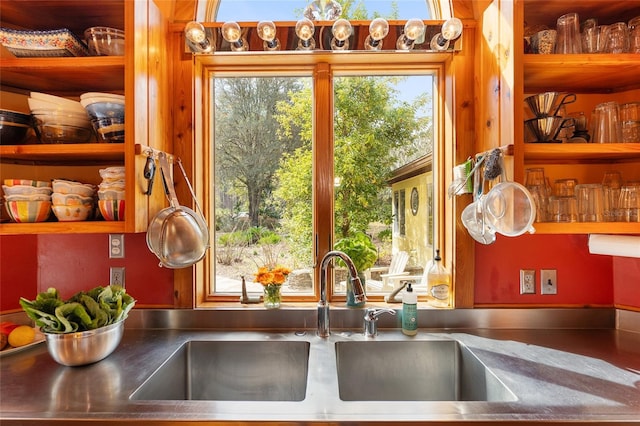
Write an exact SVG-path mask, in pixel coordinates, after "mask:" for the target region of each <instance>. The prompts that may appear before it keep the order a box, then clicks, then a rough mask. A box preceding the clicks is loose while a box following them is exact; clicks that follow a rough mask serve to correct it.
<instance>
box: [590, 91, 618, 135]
mask: <svg viewBox="0 0 640 426" xmlns="http://www.w3.org/2000/svg"><path fill="white" fill-rule="evenodd" d="M591 125H592V134H593V142H595V143H617V142H621V141H622V127H621V126H620V106H619V105H618V103H617V102H616V101H610V102H604V103H601V104H598V105H596V107H595V109H594V110H593V114H592V115H591Z"/></svg>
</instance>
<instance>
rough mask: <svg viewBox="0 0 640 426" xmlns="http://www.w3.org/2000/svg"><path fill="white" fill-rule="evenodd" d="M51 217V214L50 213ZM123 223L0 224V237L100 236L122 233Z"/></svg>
mask: <svg viewBox="0 0 640 426" xmlns="http://www.w3.org/2000/svg"><path fill="white" fill-rule="evenodd" d="M52 216H53V213H52ZM123 232H125V223H124V222H122V221H119V222H115V221H114V222H105V221H95V222H94V221H87V222H38V223H3V224H0V235H26V234H100V233H123Z"/></svg>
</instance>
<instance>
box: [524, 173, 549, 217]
mask: <svg viewBox="0 0 640 426" xmlns="http://www.w3.org/2000/svg"><path fill="white" fill-rule="evenodd" d="M524 186H525V187H526V188H527V190H528V191H529V192H530V193H531V196H532V197H533V200H534V201H535V203H536V218H535V221H536V222H546V221H547V220H548V211H549V206H548V205H549V191H548V189H547V179H546V178H545V176H544V169H543V168H541V167H540V168H531V169H526V170H525V180H524Z"/></svg>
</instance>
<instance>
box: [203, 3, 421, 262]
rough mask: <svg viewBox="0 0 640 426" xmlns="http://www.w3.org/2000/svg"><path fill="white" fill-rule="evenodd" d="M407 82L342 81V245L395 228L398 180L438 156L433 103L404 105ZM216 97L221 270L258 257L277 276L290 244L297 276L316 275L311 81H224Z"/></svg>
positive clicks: (338, 223) (337, 168) (218, 82)
mask: <svg viewBox="0 0 640 426" xmlns="http://www.w3.org/2000/svg"><path fill="white" fill-rule="evenodd" d="M342 5H343V9H344V15H345V16H346V17H348V18H350V19H372V18H374V17H377V16H378V15H377V14H376V13H373V14H372V16H368V15H369V14H368V13H367V11H366V10H364V9H363V7H362V4H361V3H359V2H357V1H355V0H347V1H343V2H342ZM394 10H396V9H394ZM388 18H393V16H391V17H388ZM404 79H406V77H402V76H355V77H339V78H335V80H334V108H335V110H334V123H333V124H334V158H335V162H334V175H335V177H336V179H337V184H336V186H335V199H334V210H335V220H334V223H335V229H334V235H335V238H336V239H345V238H350V237H354V238H359V236H360V235H364V233H365V232H367V231H368V230H369V226H370V224H372V223H377V224H386V225H388V224H390V223H391V221H392V212H391V193H390V192H391V191H390V188H389V186H388V184H387V181H388V178H389V177H390V174H391V172H392V171H393V170H394V169H395V168H397V167H399V166H401V165H403V164H406V163H407V162H409V161H411V160H413V159H415V158H417V157H418V156H420V155H424V154H426V153H427V152H429V151H430V149H431V146H430V144H431V142H430V141H431V119H430V117H423V116H421V115H422V114H420V111H421V110H422V109H423V108H425V106H426V105H427V104H428V102H429V101H430V100H429V97H428V96H423V97H419V98H417V99H416V100H414V101H412V102H407V101H401V100H400V96H399V92H398V90H397V89H396V87H397V84H398V83H400V82H402V81H403V80H404ZM425 90H426V88H420V89H419V91H425ZM215 91H216V92H215V168H216V169H215V176H216V181H215V188H216V231H217V232H216V234H217V236H218V238H217V249H216V254H217V260H218V263H220V264H224V265H230V264H233V263H234V262H236V261H239V259H242V258H243V257H245V256H246V255H247V254H248V253H247V250H250V251H249V254H251V256H252V257H253V259H254V260H253V261H254V263H256V264H259V263H260V264H264V265H271V267H273V266H275V265H276V264H277V263H278V262H279V261H281V260H282V256H283V255H284V254H283V253H282V247H283V244H284V245H285V246H286V255H287V256H288V258H289V260H290V261H291V263H290V265H291V266H292V267H294V268H295V267H309V266H310V265H311V264H312V263H313V260H312V259H313V256H312V247H313V244H312V242H313V229H312V228H313V226H312V224H313V217H312V202H311V200H312V195H313V186H312V179H313V177H312V162H313V146H312V143H313V142H312V140H313V123H312V121H313V118H312V108H313V88H312V85H311V79H310V78H294V77H290V78H286V77H258V78H253V77H231V78H226V77H225V78H216V79H215ZM256 229H264V230H269V231H271V232H272V234H270V235H268V236H260V237H259V238H253V237H250V236H248V235H246V234H245V233H247V232H252V231H248V230H254V231H253V232H255V230H256ZM365 238H366V239H367V241H369V243H371V241H370V240H369V238H368V237H367V236H366V235H365ZM375 252H376V250H375V246H373V252H371V251H369V252H368V253H369V256H367V259H366V260H367V262H366V264H365V265H361V266H359V267H358V269H359V270H364V269H367V268H368V267H370V266H372V265H373V263H374V262H375V261H376V258H377V254H376V257H374V258H373V262H371V257H372V256H373V255H371V253H375ZM354 260H355V259H354ZM363 266H366V267H363Z"/></svg>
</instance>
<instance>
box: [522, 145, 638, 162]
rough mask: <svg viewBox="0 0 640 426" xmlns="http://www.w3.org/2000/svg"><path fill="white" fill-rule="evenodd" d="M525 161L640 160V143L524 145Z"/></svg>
mask: <svg viewBox="0 0 640 426" xmlns="http://www.w3.org/2000/svg"><path fill="white" fill-rule="evenodd" d="M523 147H524V148H523V149H524V159H525V161H529V162H531V161H544V162H563V163H567V162H600V163H601V162H612V161H613V162H618V161H638V160H640V143H524V144H523Z"/></svg>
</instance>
